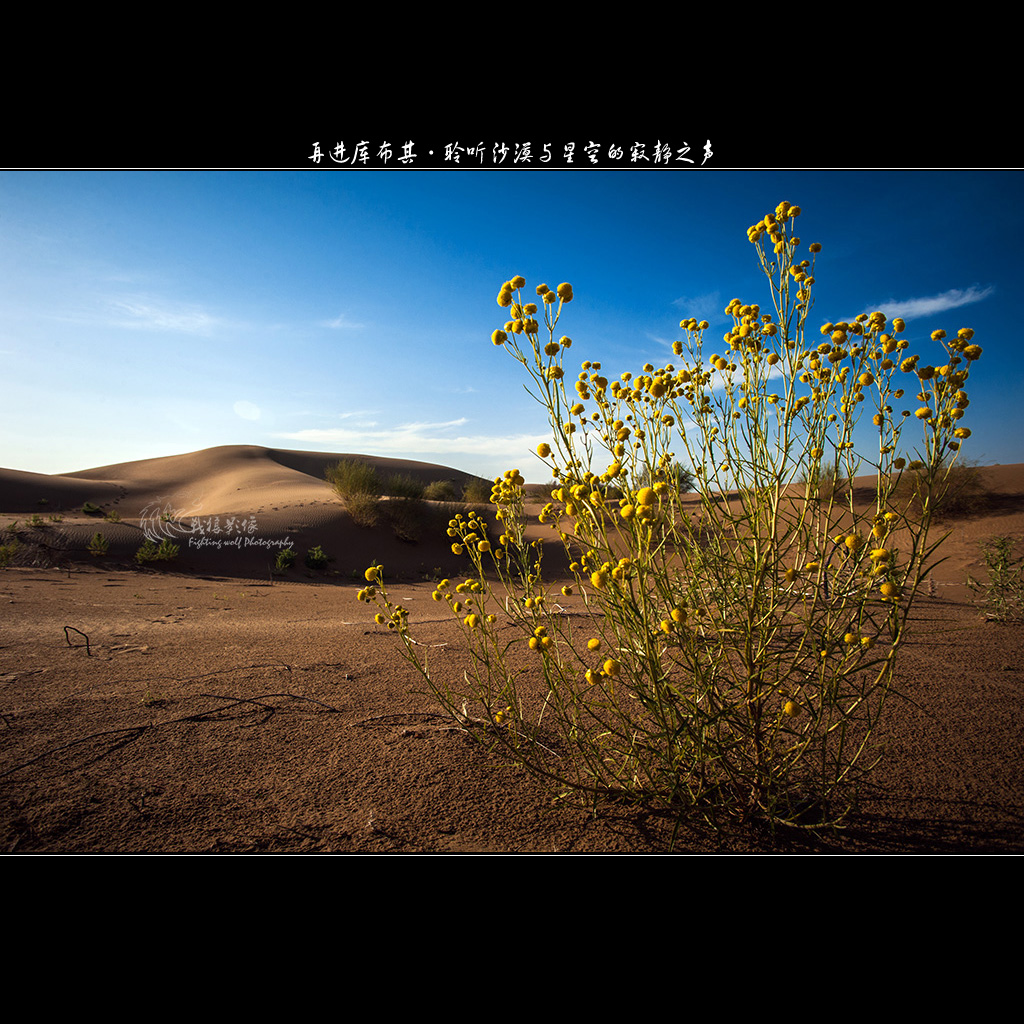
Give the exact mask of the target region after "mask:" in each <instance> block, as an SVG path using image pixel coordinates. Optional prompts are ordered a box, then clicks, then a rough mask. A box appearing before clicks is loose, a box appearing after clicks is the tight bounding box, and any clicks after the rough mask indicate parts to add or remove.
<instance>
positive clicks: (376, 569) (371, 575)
mask: <svg viewBox="0 0 1024 1024" xmlns="http://www.w3.org/2000/svg"><path fill="white" fill-rule="evenodd" d="M383 568H384V566H382V565H371V566H370V568H369V569H367V570H366V572H365V573H363V575H364V576H365V577H366V582H367V583H373V581H374V580H376V579H378V578H379V577H380V571H381V569H383Z"/></svg>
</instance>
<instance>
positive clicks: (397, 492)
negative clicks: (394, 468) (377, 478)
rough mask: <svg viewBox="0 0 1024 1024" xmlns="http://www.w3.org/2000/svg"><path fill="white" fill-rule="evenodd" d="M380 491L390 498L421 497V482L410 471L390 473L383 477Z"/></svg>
mask: <svg viewBox="0 0 1024 1024" xmlns="http://www.w3.org/2000/svg"><path fill="white" fill-rule="evenodd" d="M382 493H383V494H386V495H387V496H388V497H390V498H412V499H417V498H422V497H423V484H422V482H421V481H419V480H417V479H416V477H414V476H413V475H412V474H410V473H392V474H391V475H390V476H387V477H385V478H384V482H383V485H382Z"/></svg>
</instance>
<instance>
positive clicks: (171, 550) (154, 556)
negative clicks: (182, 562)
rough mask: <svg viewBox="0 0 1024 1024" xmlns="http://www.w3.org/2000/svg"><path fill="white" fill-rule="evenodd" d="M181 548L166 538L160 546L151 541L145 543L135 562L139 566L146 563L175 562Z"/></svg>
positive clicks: (136, 553)
mask: <svg viewBox="0 0 1024 1024" xmlns="http://www.w3.org/2000/svg"><path fill="white" fill-rule="evenodd" d="M179 550H180V549H179V547H178V545H177V544H172V543H171V542H170V541H169V540H167V539H166V538H164V539H163V540H162V541H160V543H159V544H156V543H154V542H153V541H151V540H147V541H145V542H144V543H143V544H142V546H141V547H140V548H139V550H138V551H136V552H135V561H136V562H138V563H139V565H144V564H145V563H146V562H173V561H174V559H175V558H177V557H178V552H179Z"/></svg>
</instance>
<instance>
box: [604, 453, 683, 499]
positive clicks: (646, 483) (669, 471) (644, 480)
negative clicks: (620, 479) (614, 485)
mask: <svg viewBox="0 0 1024 1024" xmlns="http://www.w3.org/2000/svg"><path fill="white" fill-rule="evenodd" d="M659 480H664V481H665V482H666V483H667V484H668V485H669V487H671V488H672V490H674V491H675V492H676V493H677V494H689V493H690V492H691V491H693V490H694V489H695V488H696V486H697V475H696V474H695V473H694V472H693V470H692V469H687V468H686V467H685V466H684V465H683V464H682V463H680V462H676V461H674V460H673V461H672V462H670V463H669V464H668V465H667V466H659V467H657V468H655V469H653V470H651V469H649V468H648V467H646V466H645V467H644V468H643V471H642V472H641V474H640V480H639V482H638V483H637V487H638V488H639V487H653V486H654V485H655V484H656V483H657V482H658V481H659ZM605 496H606V497H607V496H608V495H607V494H606V495H605ZM619 497H621V494H620V495H619Z"/></svg>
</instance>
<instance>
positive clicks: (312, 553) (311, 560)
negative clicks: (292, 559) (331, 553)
mask: <svg viewBox="0 0 1024 1024" xmlns="http://www.w3.org/2000/svg"><path fill="white" fill-rule="evenodd" d="M328 561H329V559H328V557H327V555H326V554H325V553H324V549H323V548H322V547H321V546H320V545H319V544H317V545H316V546H315V547H312V548H310V549H309V550H308V551H307V552H306V559H305V562H306V565H307V566H308V567H309V568H310V569H326V568H327V563H328Z"/></svg>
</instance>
